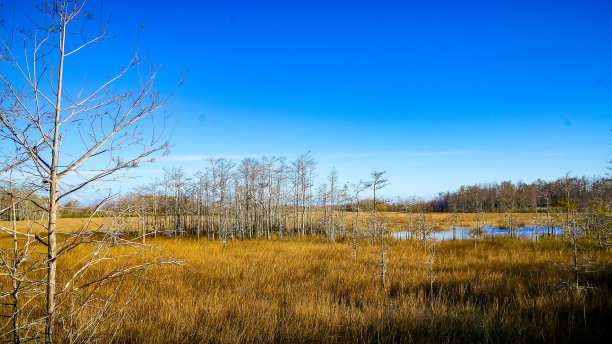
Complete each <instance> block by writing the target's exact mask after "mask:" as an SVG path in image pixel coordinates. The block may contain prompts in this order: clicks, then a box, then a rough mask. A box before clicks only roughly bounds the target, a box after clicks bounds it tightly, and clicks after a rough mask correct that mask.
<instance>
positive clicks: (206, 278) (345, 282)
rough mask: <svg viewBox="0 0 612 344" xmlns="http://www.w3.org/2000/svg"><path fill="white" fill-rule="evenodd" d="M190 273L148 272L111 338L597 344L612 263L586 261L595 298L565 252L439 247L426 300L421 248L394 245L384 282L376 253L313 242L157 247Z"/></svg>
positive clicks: (611, 303)
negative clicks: (570, 268) (576, 282)
mask: <svg viewBox="0 0 612 344" xmlns="http://www.w3.org/2000/svg"><path fill="white" fill-rule="evenodd" d="M155 243H156V244H157V245H159V246H160V247H163V248H164V249H165V250H166V251H167V252H168V253H169V254H171V255H174V256H180V257H184V258H185V259H186V262H187V264H188V266H186V267H175V268H163V269H160V270H157V271H155V272H153V273H152V275H151V276H150V277H151V278H152V280H151V283H150V284H147V285H146V287H145V288H144V289H142V290H141V293H140V295H139V297H138V298H137V299H136V300H135V301H134V302H133V303H132V304H131V305H130V307H129V317H128V318H127V319H126V321H125V323H124V324H123V326H122V327H121V328H120V330H119V332H118V334H117V341H119V342H126V343H128V342H129V343H149V342H154V343H166V342H172V343H182V342H211V343H212V342H215V343H217V342H223V343H241V342H283V343H285V342H379V341H380V342H413V341H414V342H431V343H440V342H491V341H492V342H500V341H501V342H507V341H514V342H515V341H546V342H570V341H583V340H586V339H589V338H591V339H594V340H604V339H605V338H607V336H609V335H611V334H612V331H611V329H610V327H609V326H607V323H608V321H609V316H610V310H611V309H612V297H611V296H612V294H611V293H610V289H609V288H610V286H611V285H612V284H611V282H612V273H611V272H612V270H610V261H611V257H610V255H609V254H608V253H606V252H603V251H593V252H592V257H591V259H593V260H594V261H596V262H597V265H598V268H599V270H598V271H597V272H594V273H591V274H588V275H585V276H583V280H584V282H585V283H588V284H589V285H590V286H591V287H592V288H590V289H586V290H584V291H581V292H577V291H573V290H571V289H565V288H564V285H565V284H564V283H563V282H564V281H567V280H569V279H571V275H570V274H569V273H568V272H566V271H564V270H563V269H560V268H559V267H560V266H567V265H569V264H570V258H569V257H570V253H569V247H566V246H565V245H564V244H562V243H560V242H558V241H553V240H543V241H542V242H541V243H539V244H536V245H533V244H531V243H529V242H526V241H522V240H512V239H495V240H494V241H490V240H488V241H485V242H482V243H481V244H480V245H479V246H478V248H477V249H474V248H473V246H472V244H471V243H467V242H444V243H438V245H437V246H438V253H437V257H438V261H437V263H436V267H435V275H436V280H435V281H434V295H430V291H429V288H428V287H429V282H430V280H429V266H428V265H427V264H426V262H427V261H428V260H429V257H428V256H427V255H425V254H424V253H423V250H422V248H421V246H420V244H419V243H416V242H406V241H402V242H397V241H395V242H393V243H392V244H391V247H390V248H389V252H390V257H391V258H390V264H389V270H388V283H387V287H386V288H385V289H384V290H381V289H380V288H381V287H380V283H379V281H378V280H377V266H376V264H377V260H376V256H377V254H378V252H377V249H378V247H377V246H376V245H374V246H370V245H368V244H366V243H363V244H362V247H361V250H360V254H359V256H358V258H357V259H354V258H353V257H352V256H351V252H350V248H349V246H348V245H345V244H342V243H337V244H324V243H320V242H318V241H317V240H314V239H297V240H292V241H285V240H279V239H276V240H272V241H264V240H255V241H236V242H231V243H230V244H229V245H228V247H227V248H226V249H222V248H221V245H220V244H219V243H218V242H208V241H202V242H199V243H198V242H195V241H193V240H189V239H179V240H167V239H157V240H155Z"/></svg>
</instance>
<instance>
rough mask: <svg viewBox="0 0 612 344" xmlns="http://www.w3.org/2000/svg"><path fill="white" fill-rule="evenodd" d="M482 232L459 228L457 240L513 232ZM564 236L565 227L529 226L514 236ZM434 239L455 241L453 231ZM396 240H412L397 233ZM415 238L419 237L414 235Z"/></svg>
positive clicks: (435, 234) (485, 228) (484, 228)
mask: <svg viewBox="0 0 612 344" xmlns="http://www.w3.org/2000/svg"><path fill="white" fill-rule="evenodd" d="M481 228H482V232H481V233H477V232H474V233H472V231H473V229H471V228H466V227H457V228H456V231H455V237H456V239H457V240H462V239H472V238H473V237H474V236H473V235H472V234H474V235H475V236H476V237H478V238H490V237H494V236H500V235H501V236H510V234H511V231H510V230H509V229H503V228H498V227H493V226H489V225H485V226H482V227H481ZM561 234H563V227H546V226H529V227H523V228H519V229H516V230H514V236H515V237H517V238H525V239H531V238H532V237H533V236H534V235H537V236H540V237H541V236H549V235H550V236H559V235H561ZM431 235H432V237H435V238H436V240H453V230H452V229H450V230H447V231H437V232H432V233H431ZM393 237H394V238H395V239H410V233H409V232H396V233H393ZM413 237H415V238H416V237H417V235H414V234H413Z"/></svg>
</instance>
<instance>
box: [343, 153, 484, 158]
mask: <svg viewBox="0 0 612 344" xmlns="http://www.w3.org/2000/svg"><path fill="white" fill-rule="evenodd" d="M473 153H474V152H472V151H439V152H410V151H392V152H346V153H340V154H334V155H331V157H334V158H363V157H372V156H397V155H404V156H405V155H408V156H453V155H470V154H473Z"/></svg>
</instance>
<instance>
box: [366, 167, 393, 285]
mask: <svg viewBox="0 0 612 344" xmlns="http://www.w3.org/2000/svg"><path fill="white" fill-rule="evenodd" d="M385 172H386V171H374V172H372V173H371V177H372V180H370V181H369V182H368V183H367V186H368V187H369V188H370V189H372V193H373V200H372V205H373V209H372V228H371V230H372V235H374V233H376V225H377V218H376V191H378V190H380V189H382V188H384V187H385V186H387V185H389V180H388V179H387V178H384V174H385ZM379 232H380V281H381V285H382V287H383V289H384V287H385V271H386V270H385V269H386V267H385V241H384V231H383V229H382V228H381V229H380V231H379Z"/></svg>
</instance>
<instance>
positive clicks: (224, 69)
mask: <svg viewBox="0 0 612 344" xmlns="http://www.w3.org/2000/svg"><path fill="white" fill-rule="evenodd" d="M89 2H90V5H91V6H90V8H91V9H92V13H94V14H95V13H99V5H98V2H97V1H93V0H90V1H89ZM17 6H18V10H19V9H24V8H26V9H27V7H28V6H27V5H26V2H18V5H17ZM5 7H7V5H5ZM103 11H104V13H106V14H111V23H110V27H109V28H110V32H111V33H112V34H115V35H117V37H116V38H115V39H113V40H109V41H106V42H104V43H103V44H101V45H100V46H99V47H96V48H94V49H93V50H91V51H90V52H85V53H83V55H81V58H80V59H77V58H75V60H74V61H69V63H73V65H70V64H67V68H70V67H71V66H73V68H75V70H90V71H91V72H92V74H94V77H95V72H96V71H98V70H100V71H105V72H112V71H114V70H117V67H118V66H120V65H121V63H123V62H125V61H126V58H129V56H130V54H131V46H132V45H131V43H130V38H131V39H132V40H134V39H135V37H136V36H139V46H140V48H141V50H143V49H147V50H148V51H149V54H150V56H151V57H152V58H154V59H155V60H156V61H158V62H159V63H162V64H163V68H162V70H161V75H160V78H159V80H158V87H159V88H160V89H161V91H162V92H167V91H169V90H170V89H171V88H172V87H173V86H174V85H175V84H176V82H177V80H178V79H179V73H180V71H181V69H182V68H183V67H188V69H189V71H188V74H187V79H186V82H185V84H184V85H183V86H182V87H181V88H180V89H179V90H178V92H177V93H176V95H175V96H174V98H173V100H172V103H171V105H170V106H169V107H168V111H169V112H171V113H173V114H174V116H173V119H172V123H174V124H172V123H171V125H174V134H173V136H172V139H171V141H172V143H173V145H174V147H173V149H172V153H171V156H170V157H169V158H167V159H166V160H165V161H162V162H157V163H155V164H154V165H146V166H144V167H142V168H141V169H140V170H136V171H133V172H132V173H133V174H137V175H142V176H143V177H146V178H150V177H152V176H155V175H159V172H158V171H159V169H161V167H162V166H167V165H177V166H183V168H184V169H185V170H187V171H188V172H189V173H191V172H194V171H196V170H197V169H200V168H203V167H204V166H205V162H203V161H202V160H201V159H202V158H203V157H205V156H211V155H213V156H229V157H233V158H236V159H238V160H239V159H241V158H242V157H246V156H252V157H260V156H261V155H263V154H268V155H276V156H279V155H286V156H287V157H288V158H289V159H290V160H291V159H294V158H295V157H296V156H297V155H298V154H300V153H304V152H306V151H308V150H311V151H312V153H313V156H314V157H315V158H316V159H317V161H318V162H319V167H318V169H317V172H318V174H319V175H320V176H326V175H327V174H328V173H329V171H330V170H331V168H332V166H335V168H336V170H337V171H338V173H339V176H340V178H341V179H342V180H346V181H358V180H359V179H367V178H368V176H369V174H370V172H371V171H373V170H387V171H388V177H389V179H390V180H391V184H390V186H389V187H387V190H386V194H387V196H388V197H393V196H395V195H402V196H409V195H413V194H420V195H424V196H425V197H427V196H429V195H432V194H436V193H437V192H439V191H446V190H452V189H455V188H456V187H458V186H460V185H462V184H473V183H479V182H493V181H502V180H508V179H511V180H513V181H518V180H523V181H532V180H535V179H537V178H543V179H554V178H557V177H559V176H562V175H564V174H565V173H566V172H568V171H571V172H572V174H577V175H603V174H604V173H605V172H606V167H607V166H608V161H609V160H610V159H611V158H612V146H611V145H610V144H611V143H612V132H611V129H612V2H610V1H600V2H593V1H550V2H547V1H537V2H534V1H524V2H523V1H507V2H501V1H426V2H410V1H401V2H400V1H398V2H387V1H368V2H359V1H346V2H341V1H245V2H241V1H181V0H175V1H105V2H104V7H103ZM141 26H144V28H141V29H139V27H141ZM137 32H139V33H138V34H137ZM92 64H93V65H94V66H95V68H94V70H93V71H92V67H91V66H92Z"/></svg>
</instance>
